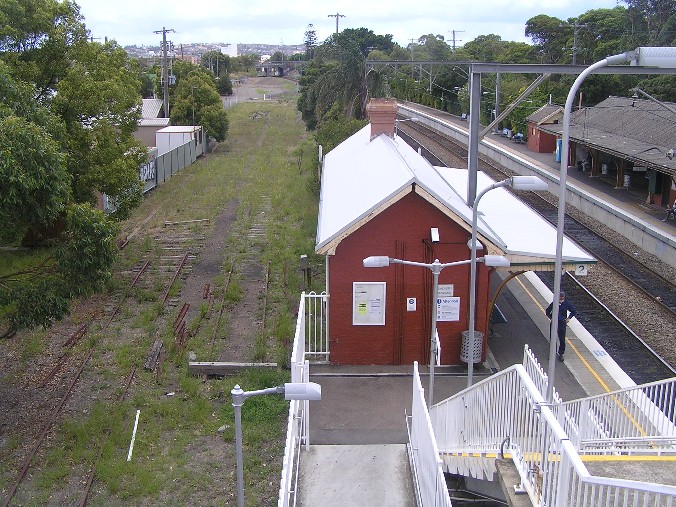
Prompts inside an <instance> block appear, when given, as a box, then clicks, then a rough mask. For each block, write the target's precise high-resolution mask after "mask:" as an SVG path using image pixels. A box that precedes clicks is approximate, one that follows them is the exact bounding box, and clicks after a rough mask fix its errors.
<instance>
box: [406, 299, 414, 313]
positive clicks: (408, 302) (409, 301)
mask: <svg viewBox="0 0 676 507" xmlns="http://www.w3.org/2000/svg"><path fill="white" fill-rule="evenodd" d="M415 307H416V300H415V298H406V311H407V312H415Z"/></svg>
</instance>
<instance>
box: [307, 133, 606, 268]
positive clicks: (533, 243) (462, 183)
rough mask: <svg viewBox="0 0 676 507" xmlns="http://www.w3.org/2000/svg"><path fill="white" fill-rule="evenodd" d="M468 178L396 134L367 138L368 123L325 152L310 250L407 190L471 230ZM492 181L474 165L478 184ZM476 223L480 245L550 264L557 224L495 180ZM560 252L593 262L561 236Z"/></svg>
mask: <svg viewBox="0 0 676 507" xmlns="http://www.w3.org/2000/svg"><path fill="white" fill-rule="evenodd" d="M467 178H468V173H467V170H466V169H451V168H446V167H435V166H432V165H431V164H430V163H429V162H427V160H425V159H424V158H423V157H422V156H421V155H419V154H418V153H417V152H416V151H415V150H414V149H413V148H411V147H410V146H409V145H408V144H406V143H405V142H404V140H403V139H401V138H398V137H395V138H394V139H392V138H390V137H388V136H386V135H380V136H378V137H376V138H374V139H373V140H372V141H370V125H367V126H366V127H364V128H363V129H361V130H360V131H359V132H357V133H356V134H354V135H353V136H351V137H350V138H348V139H347V140H345V141H344V142H342V143H341V144H340V145H338V146H337V147H336V148H334V149H333V150H331V151H330V152H329V153H327V155H326V157H325V159H324V166H323V171H322V185H321V196H320V204H319V219H318V224H317V244H316V247H315V250H316V251H317V253H320V254H333V253H335V249H336V247H337V246H338V244H339V243H340V241H342V239H344V238H345V237H347V236H348V235H349V234H350V233H351V232H352V231H354V230H356V229H357V228H359V227H361V226H362V225H364V224H365V223H367V222H368V221H369V220H370V219H371V218H373V217H374V216H376V215H377V214H378V213H380V212H381V211H383V210H384V209H386V208H387V207H389V206H390V205H392V204H393V203H395V202H396V201H397V200H399V199H401V198H402V197H404V196H405V195H408V194H409V193H411V192H415V193H417V194H419V195H420V196H421V197H422V198H423V199H425V200H427V201H428V202H430V203H431V204H432V205H433V206H435V207H437V208H438V209H439V210H441V211H442V212H443V213H445V214H446V215H447V216H449V218H451V219H453V220H454V221H456V222H457V223H458V224H460V225H461V226H462V227H464V228H465V229H466V230H467V231H470V230H471V225H472V209H471V208H470V207H469V206H467V204H466V203H465V199H466V195H467V193H466V192H467ZM492 183H494V180H492V179H491V178H489V177H488V176H487V175H485V174H483V173H479V174H478V176H477V192H480V191H481V190H482V189H484V188H486V187H488V186H489V185H491V184H492ZM477 230H478V234H479V240H480V241H482V242H483V243H484V244H485V245H486V249H487V252H488V253H498V254H502V255H506V256H507V257H508V258H510V261H511V262H512V265H513V266H514V265H525V266H528V269H542V270H545V269H551V268H552V266H553V263H554V259H555V255H556V229H555V228H554V227H553V226H552V225H551V224H549V223H548V222H547V221H546V220H544V219H543V218H542V217H541V216H540V215H538V214H537V213H535V212H534V211H533V210H531V209H530V208H529V207H528V206H526V205H525V204H523V203H522V202H521V201H519V200H518V199H517V198H516V197H515V196H514V195H513V194H512V193H510V192H508V191H506V190H504V189H502V188H498V189H495V190H493V191H491V192H488V193H486V194H485V196H484V197H483V198H482V199H481V202H480V213H479V219H478V223H477ZM563 257H564V262H565V263H566V264H567V266H568V267H570V266H571V265H573V264H579V263H592V262H595V260H594V258H593V257H591V256H590V255H589V254H587V253H586V252H585V251H584V250H582V249H581V248H580V247H578V246H577V245H575V244H574V243H573V242H572V241H570V240H569V239H567V238H565V239H564V245H563Z"/></svg>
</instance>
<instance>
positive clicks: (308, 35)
mask: <svg viewBox="0 0 676 507" xmlns="http://www.w3.org/2000/svg"><path fill="white" fill-rule="evenodd" d="M316 47H317V32H316V31H315V27H314V25H313V24H312V23H310V24H309V25H308V26H307V29H306V30H305V59H306V60H311V59H312V57H313V56H314V50H315V48H316Z"/></svg>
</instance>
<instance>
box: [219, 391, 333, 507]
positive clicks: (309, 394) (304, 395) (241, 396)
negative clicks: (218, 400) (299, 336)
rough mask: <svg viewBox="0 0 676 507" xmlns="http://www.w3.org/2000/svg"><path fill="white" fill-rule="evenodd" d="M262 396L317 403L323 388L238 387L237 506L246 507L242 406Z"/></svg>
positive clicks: (234, 402) (234, 404) (235, 405)
mask: <svg viewBox="0 0 676 507" xmlns="http://www.w3.org/2000/svg"><path fill="white" fill-rule="evenodd" d="M262 394H283V395H284V399H285V400H307V401H315V400H321V399H322V386H321V385H319V384H317V383H315V382H287V383H286V384H284V385H280V386H276V387H268V388H267V389H260V390H258V391H243V390H242V388H241V387H239V385H236V386H235V387H234V389H233V390H232V391H230V395H231V396H232V407H233V409H234V411H235V454H236V455H237V506H238V507H244V463H243V459H242V405H244V402H245V401H246V399H247V398H251V397H252V396H260V395H262Z"/></svg>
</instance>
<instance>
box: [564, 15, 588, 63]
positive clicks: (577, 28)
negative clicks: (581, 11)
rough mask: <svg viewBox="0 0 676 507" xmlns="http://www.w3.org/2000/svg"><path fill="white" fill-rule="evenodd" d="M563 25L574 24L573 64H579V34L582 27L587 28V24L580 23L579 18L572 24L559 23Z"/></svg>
mask: <svg viewBox="0 0 676 507" xmlns="http://www.w3.org/2000/svg"><path fill="white" fill-rule="evenodd" d="M559 26H561V27H564V26H572V27H573V65H577V50H578V47H577V34H578V32H579V31H580V28H587V24H586V23H583V24H580V23H578V22H577V19H576V20H575V21H573V24H572V25H571V24H570V23H566V24H565V25H559Z"/></svg>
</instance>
